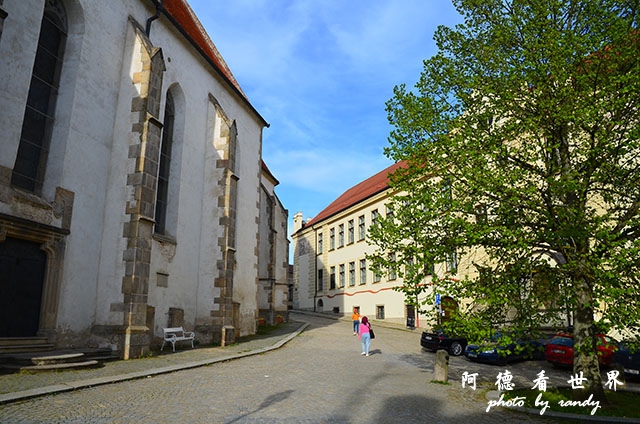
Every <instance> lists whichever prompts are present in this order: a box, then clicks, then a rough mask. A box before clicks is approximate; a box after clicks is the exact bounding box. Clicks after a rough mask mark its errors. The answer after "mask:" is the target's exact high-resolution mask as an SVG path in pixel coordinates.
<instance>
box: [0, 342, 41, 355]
mask: <svg viewBox="0 0 640 424" xmlns="http://www.w3.org/2000/svg"><path fill="white" fill-rule="evenodd" d="M51 350H53V345H52V344H48V343H47V344H33V345H28V344H20V345H5V346H0V353H22V352H46V351H51Z"/></svg>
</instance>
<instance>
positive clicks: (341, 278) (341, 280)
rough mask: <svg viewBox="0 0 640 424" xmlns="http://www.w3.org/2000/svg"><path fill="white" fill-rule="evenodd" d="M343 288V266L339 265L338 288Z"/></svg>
mask: <svg viewBox="0 0 640 424" xmlns="http://www.w3.org/2000/svg"><path fill="white" fill-rule="evenodd" d="M342 287H344V264H340V288H342Z"/></svg>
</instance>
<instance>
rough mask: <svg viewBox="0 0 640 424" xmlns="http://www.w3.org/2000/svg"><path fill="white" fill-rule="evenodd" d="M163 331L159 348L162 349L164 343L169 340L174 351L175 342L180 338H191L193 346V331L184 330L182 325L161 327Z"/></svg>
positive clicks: (180, 339)
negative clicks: (162, 338)
mask: <svg viewBox="0 0 640 424" xmlns="http://www.w3.org/2000/svg"><path fill="white" fill-rule="evenodd" d="M162 331H163V332H164V340H163V341H162V347H161V348H160V350H163V349H164V345H165V343H167V342H169V343H171V345H172V346H173V351H174V352H175V351H176V342H179V341H182V340H191V347H192V348H193V339H195V337H196V335H195V333H193V332H191V331H184V328H182V327H173V328H163V329H162Z"/></svg>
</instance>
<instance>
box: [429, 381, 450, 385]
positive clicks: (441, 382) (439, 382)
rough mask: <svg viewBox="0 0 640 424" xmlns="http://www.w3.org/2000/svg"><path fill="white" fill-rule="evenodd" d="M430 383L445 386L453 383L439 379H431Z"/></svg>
mask: <svg viewBox="0 0 640 424" xmlns="http://www.w3.org/2000/svg"><path fill="white" fill-rule="evenodd" d="M430 383H432V384H442V385H443V386H451V383H449V382H448V381H446V382H445V381H438V380H431V381H430Z"/></svg>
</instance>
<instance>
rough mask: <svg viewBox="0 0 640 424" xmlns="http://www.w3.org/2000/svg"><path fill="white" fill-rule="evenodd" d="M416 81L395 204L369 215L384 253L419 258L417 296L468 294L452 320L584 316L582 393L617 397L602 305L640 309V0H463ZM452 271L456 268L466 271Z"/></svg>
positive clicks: (478, 334) (378, 261)
mask: <svg viewBox="0 0 640 424" xmlns="http://www.w3.org/2000/svg"><path fill="white" fill-rule="evenodd" d="M454 3H455V5H456V8H457V10H458V11H459V12H460V13H461V14H462V16H463V17H464V24H461V25H458V26H456V27H455V29H450V28H446V27H439V28H438V30H437V31H436V34H435V40H436V42H437V44H438V47H439V53H438V54H437V55H435V56H433V57H432V58H430V59H428V60H426V61H425V62H424V71H423V72H422V75H421V77H420V80H419V81H418V83H417V84H416V89H415V91H410V90H407V89H406V87H405V86H404V85H401V86H398V87H395V89H394V97H393V98H392V99H391V100H390V101H389V102H388V103H387V111H388V116H389V121H390V122H391V124H392V125H393V126H394V127H395V129H394V130H393V131H392V132H391V136H390V139H389V142H390V146H389V147H388V148H387V149H386V154H387V155H388V156H389V157H390V158H392V159H394V160H396V161H399V160H404V161H406V167H404V168H401V169H399V170H398V171H396V172H395V173H394V174H393V175H392V176H391V178H390V180H391V182H390V185H391V186H392V189H393V192H394V193H398V194H397V195H395V196H392V197H391V205H390V208H391V210H393V212H394V214H393V216H392V217H386V218H384V219H380V221H379V223H378V224H377V225H375V226H373V227H372V228H371V230H370V239H371V240H373V243H374V244H376V245H377V251H376V252H375V254H374V255H372V256H371V260H372V263H373V266H374V267H380V268H381V269H385V268H386V267H388V266H389V260H388V253H389V252H396V260H397V261H399V262H403V263H407V262H409V261H410V262H409V264H410V265H409V266H408V267H406V269H405V275H404V286H403V287H401V290H403V291H405V292H406V293H407V295H408V296H407V300H408V301H409V302H413V303H417V304H416V306H417V307H418V308H419V309H420V310H421V312H423V313H428V314H431V318H432V319H433V320H436V319H437V318H436V315H435V311H434V309H433V307H432V305H433V296H431V297H430V298H429V299H428V301H427V303H426V304H425V302H422V304H420V302H415V299H417V297H418V295H419V294H420V293H422V292H423V291H425V290H426V289H427V287H428V286H426V285H424V282H425V279H424V277H425V271H424V270H425V267H428V266H429V265H431V264H433V263H443V262H446V261H447V259H451V255H452V254H453V253H454V252H455V253H456V254H457V258H459V259H460V261H461V263H460V264H459V265H458V267H459V272H458V273H457V276H456V273H455V272H439V274H438V275H434V276H433V280H432V281H433V287H434V290H433V292H432V294H433V293H436V292H437V293H443V294H449V295H451V296H453V297H455V298H457V299H459V300H460V301H461V310H460V313H459V314H458V315H456V316H453V317H452V319H451V320H450V321H449V322H448V323H447V324H446V325H445V326H457V328H458V329H462V330H464V331H465V332H466V333H467V334H469V335H470V336H471V337H472V338H476V339H478V338H482V337H486V336H487V335H488V330H487V329H488V328H492V327H493V328H495V327H502V326H508V327H510V328H511V329H513V330H515V331H516V332H519V333H523V332H526V331H532V330H534V329H537V328H540V327H541V326H544V325H549V324H550V323H559V322H560V323H563V322H566V317H567V315H568V314H569V315H572V316H573V319H574V323H573V324H574V326H575V330H574V341H575V350H576V354H575V358H574V372H575V373H577V372H580V371H583V372H584V375H585V377H587V378H588V382H587V383H586V389H585V390H584V391H576V392H575V393H574V395H575V396H576V398H586V397H587V396H588V395H589V394H594V395H595V397H596V398H597V399H604V392H603V389H602V382H601V379H600V373H599V363H598V358H597V354H596V348H595V336H596V334H597V331H598V330H597V328H596V322H595V319H596V317H597V316H599V317H600V322H601V323H604V324H605V325H607V326H608V327H610V328H616V329H626V330H632V331H637V330H638V329H639V325H640V307H639V306H640V305H639V303H640V286H639V285H638V283H639V281H638V276H639V275H640V272H639V271H640V251H639V249H640V214H639V211H640V169H639V164H640V137H639V135H640V130H639V128H640V126H639V125H638V123H639V122H640V119H639V118H640V66H639V63H638V57H639V56H640V54H639V53H640V49H639V48H638V47H639V46H638V41H637V39H638V33H637V29H638V6H639V2H638V1H637V0H629V1H614V0H590V1H589V0H545V1H537V0H454ZM454 277H455V278H454Z"/></svg>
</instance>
